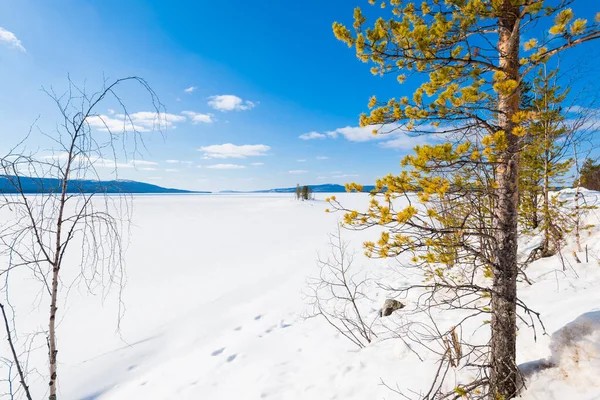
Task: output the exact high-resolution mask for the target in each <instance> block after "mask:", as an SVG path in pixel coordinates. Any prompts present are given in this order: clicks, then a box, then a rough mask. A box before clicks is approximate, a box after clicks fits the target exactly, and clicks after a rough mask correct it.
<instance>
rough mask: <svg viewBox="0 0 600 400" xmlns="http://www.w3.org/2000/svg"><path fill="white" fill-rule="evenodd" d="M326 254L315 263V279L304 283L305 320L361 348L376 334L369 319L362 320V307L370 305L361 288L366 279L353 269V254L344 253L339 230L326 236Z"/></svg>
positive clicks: (365, 285) (346, 249)
mask: <svg viewBox="0 0 600 400" xmlns="http://www.w3.org/2000/svg"><path fill="white" fill-rule="evenodd" d="M329 246H330V248H331V252H330V254H329V255H328V256H327V258H325V259H323V258H321V257H319V258H318V260H317V265H318V267H319V276H318V277H316V278H310V279H309V281H308V286H309V291H310V293H309V294H308V299H309V302H310V305H311V306H312V310H311V312H310V314H309V316H308V317H309V318H311V317H317V318H323V319H325V320H326V321H327V323H329V325H331V326H332V327H333V328H334V329H335V330H337V331H338V332H339V333H340V334H341V335H342V336H344V337H345V338H346V339H348V340H350V341H351V342H352V343H354V344H355V345H356V346H358V347H360V348H363V347H365V346H366V345H367V344H368V343H371V341H372V340H373V338H374V337H376V336H377V335H376V334H375V333H374V332H373V329H372V326H373V321H374V320H375V319H373V320H372V321H371V322H370V323H369V322H368V321H367V320H366V318H365V312H364V311H363V308H362V306H361V305H362V304H364V303H370V302H372V301H371V300H370V299H369V298H368V296H367V294H366V293H365V289H366V287H367V284H368V279H367V277H365V274H364V273H363V272H361V271H355V270H354V268H353V263H354V254H352V253H350V252H349V251H348V242H344V241H343V240H342V234H341V230H340V227H339V226H338V227H337V230H336V232H335V233H332V234H330V235H329Z"/></svg>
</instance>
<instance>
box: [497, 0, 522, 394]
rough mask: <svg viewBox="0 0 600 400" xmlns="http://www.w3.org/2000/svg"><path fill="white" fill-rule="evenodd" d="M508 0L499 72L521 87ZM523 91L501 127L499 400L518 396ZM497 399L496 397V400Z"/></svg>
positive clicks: (502, 99)
mask: <svg viewBox="0 0 600 400" xmlns="http://www.w3.org/2000/svg"><path fill="white" fill-rule="evenodd" d="M513 3H514V2H512V1H510V0H505V1H504V3H503V6H502V13H501V16H500V18H499V24H498V34H499V37H498V50H499V53H500V54H499V66H500V68H501V69H502V70H503V71H504V73H505V74H506V79H512V80H514V81H515V82H519V81H520V79H519V78H520V75H519V44H520V40H519V38H520V27H519V20H518V16H519V12H520V10H519V7H518V6H515V5H513ZM519 103H520V93H519V89H518V88H517V89H515V90H514V91H513V92H512V93H510V94H505V93H502V92H501V93H499V101H498V109H499V115H498V122H499V126H500V129H502V130H504V132H505V135H506V142H507V148H506V150H505V151H504V152H503V154H502V155H501V158H500V160H499V161H500V162H499V166H498V168H497V178H498V192H497V193H498V216H497V223H498V227H497V228H498V239H499V240H498V243H499V245H498V249H497V254H496V260H495V261H496V262H495V266H494V270H493V272H494V280H493V287H492V289H493V290H492V321H491V327H492V332H493V333H492V340H491V360H490V361H491V371H490V389H491V390H490V393H491V396H495V397H497V398H503V399H510V398H513V397H514V396H515V395H516V393H517V391H518V389H519V388H518V386H517V377H518V373H517V365H516V364H515V361H514V360H515V358H516V298H517V272H518V267H517V210H518V168H519V141H518V137H516V136H515V135H513V134H512V132H513V129H514V127H515V123H514V122H513V120H512V117H513V116H514V115H515V114H516V113H517V112H518V110H519ZM492 398H494V397H492Z"/></svg>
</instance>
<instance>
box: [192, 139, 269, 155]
mask: <svg viewBox="0 0 600 400" xmlns="http://www.w3.org/2000/svg"><path fill="white" fill-rule="evenodd" d="M269 150H271V147H269V146H267V145H264V144H244V145H241V146H238V145H235V144H232V143H225V144H214V145H212V146H203V147H200V148H199V149H198V151H202V152H204V157H203V158H204V159H211V158H246V157H255V156H264V155H266V153H267V152H268V151H269Z"/></svg>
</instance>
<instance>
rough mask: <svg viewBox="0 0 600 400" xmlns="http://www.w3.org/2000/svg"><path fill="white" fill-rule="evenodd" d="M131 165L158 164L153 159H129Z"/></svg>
mask: <svg viewBox="0 0 600 400" xmlns="http://www.w3.org/2000/svg"><path fill="white" fill-rule="evenodd" d="M130 162H131V163H132V164H133V165H136V166H137V165H158V163H157V162H154V161H146V160H131V161H130Z"/></svg>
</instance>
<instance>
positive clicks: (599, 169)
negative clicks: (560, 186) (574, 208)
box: [580, 158, 600, 190]
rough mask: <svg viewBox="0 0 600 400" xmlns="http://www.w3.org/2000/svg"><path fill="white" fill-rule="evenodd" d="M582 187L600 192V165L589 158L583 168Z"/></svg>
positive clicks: (581, 172)
mask: <svg viewBox="0 0 600 400" xmlns="http://www.w3.org/2000/svg"><path fill="white" fill-rule="evenodd" d="M580 174H581V178H580V179H581V186H583V187H584V188H586V189H589V190H600V164H596V162H595V161H594V160H592V159H591V158H587V159H586V160H585V161H584V162H583V165H582V166H581V171H580Z"/></svg>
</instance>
